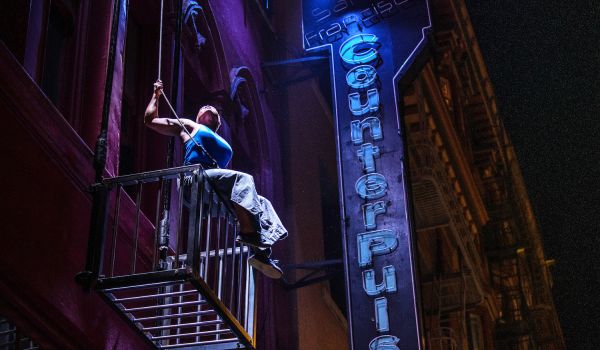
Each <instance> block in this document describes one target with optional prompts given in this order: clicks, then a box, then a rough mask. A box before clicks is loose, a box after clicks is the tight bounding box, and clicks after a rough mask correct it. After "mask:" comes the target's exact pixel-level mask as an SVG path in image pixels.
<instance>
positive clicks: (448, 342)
mask: <svg viewBox="0 0 600 350" xmlns="http://www.w3.org/2000/svg"><path fill="white" fill-rule="evenodd" d="M469 278H472V277H471V276H470V273H469V272H468V271H465V270H464V269H461V271H459V272H454V273H446V274H438V275H437V276H435V277H434V279H433V282H432V287H433V292H434V294H435V297H436V299H437V308H436V309H437V319H438V327H437V328H434V329H433V330H432V332H431V337H430V340H429V342H430V344H429V346H430V348H431V349H432V350H437V349H439V350H455V349H456V350H458V349H463V348H464V344H463V340H464V339H467V325H466V314H467V309H468V308H470V307H473V306H474V305H476V304H478V303H480V302H481V298H478V293H477V291H476V288H475V287H474V286H472V281H471V282H469ZM469 289H473V291H471V292H470V291H469Z"/></svg>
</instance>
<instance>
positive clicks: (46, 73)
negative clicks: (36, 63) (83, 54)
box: [41, 1, 76, 121]
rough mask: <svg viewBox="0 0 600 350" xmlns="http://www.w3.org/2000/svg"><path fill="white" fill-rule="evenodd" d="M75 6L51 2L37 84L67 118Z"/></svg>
mask: <svg viewBox="0 0 600 350" xmlns="http://www.w3.org/2000/svg"><path fill="white" fill-rule="evenodd" d="M75 13H76V8H75V6H74V5H73V4H72V3H71V2H69V1H65V2H61V1H52V3H51V5H50V9H49V15H48V25H47V31H46V42H45V50H44V59H43V68H42V69H43V71H42V81H41V87H42V90H43V91H44V93H45V94H46V96H48V98H49V99H50V100H51V101H52V102H53V103H54V105H55V106H56V107H57V108H58V110H60V111H61V113H62V114H63V116H65V118H66V119H67V120H69V121H71V119H70V117H71V115H70V104H69V101H70V100H71V97H72V96H71V88H70V87H71V85H72V81H71V79H72V69H73V68H72V67H73V63H74V60H73V59H74V55H73V54H74V42H75V35H74V33H75Z"/></svg>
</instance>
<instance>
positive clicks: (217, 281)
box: [213, 200, 226, 339]
mask: <svg viewBox="0 0 600 350" xmlns="http://www.w3.org/2000/svg"><path fill="white" fill-rule="evenodd" d="M221 221H223V203H222V202H221V201H220V200H219V202H218V205H217V235H216V236H217V246H216V247H215V259H218V263H217V261H215V271H214V275H215V276H214V283H213V284H214V285H215V286H216V287H217V298H219V300H221V294H222V290H221V289H222V285H223V284H222V283H221V277H222V274H223V258H221V253H220V251H219V249H220V248H221ZM225 253H226V252H225V251H223V254H225ZM218 329H221V327H220V325H218V324H217V330H218ZM216 339H221V336H220V334H219V333H217V337H216Z"/></svg>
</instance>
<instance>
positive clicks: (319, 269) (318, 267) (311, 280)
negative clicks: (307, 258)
mask: <svg viewBox="0 0 600 350" xmlns="http://www.w3.org/2000/svg"><path fill="white" fill-rule="evenodd" d="M284 268H285V270H286V271H289V270H308V271H309V272H308V273H307V274H306V275H304V276H303V277H301V278H299V279H298V280H297V281H295V282H291V283H290V282H288V281H287V280H286V279H285V278H282V279H281V283H282V285H283V287H284V288H285V289H286V290H295V289H299V288H303V287H307V286H311V285H313V284H316V283H321V282H324V281H327V280H330V279H332V278H334V277H337V276H339V275H340V274H342V273H343V272H344V264H343V262H342V260H341V259H333V260H323V261H317V262H310V263H300V264H291V265H287V266H285V267H284Z"/></svg>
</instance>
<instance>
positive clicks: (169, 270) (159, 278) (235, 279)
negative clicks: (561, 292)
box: [87, 165, 255, 349]
mask: <svg viewBox="0 0 600 350" xmlns="http://www.w3.org/2000/svg"><path fill="white" fill-rule="evenodd" d="M96 187H99V188H97V189H96V190H100V191H105V193H106V195H105V196H104V197H105V198H106V203H105V205H104V206H103V207H102V209H103V210H105V212H104V213H103V214H101V215H98V216H99V217H104V218H105V220H104V221H103V222H102V223H101V225H102V228H103V229H102V230H101V232H100V233H101V234H102V235H103V237H102V239H99V240H97V241H98V242H101V243H100V244H98V245H96V246H94V247H92V249H94V250H95V251H94V252H89V253H90V254H94V255H95V256H98V257H99V259H98V264H97V266H95V267H94V268H93V271H88V272H87V273H88V275H91V276H92V278H91V280H92V281H91V282H90V283H89V285H90V286H91V287H93V288H94V289H96V290H98V291H99V292H100V293H101V294H102V295H103V296H104V297H105V298H106V299H107V301H109V303H110V304H111V305H112V306H114V308H115V309H116V310H117V311H118V312H119V313H120V314H121V315H123V316H124V317H125V318H126V319H127V320H129V321H130V323H131V324H132V325H133V326H134V327H135V329H137V330H138V331H139V332H140V333H141V334H142V335H143V336H144V337H146V338H147V339H148V340H149V341H150V342H151V343H152V344H153V345H154V346H155V347H156V348H160V349H169V348H178V347H193V346H201V348H202V349H211V348H213V347H214V348H215V349H217V348H218V349H239V348H245V349H254V345H253V344H254V341H253V339H252V337H253V334H254V325H255V322H254V317H255V302H254V291H255V288H254V272H253V270H252V268H251V267H250V266H249V265H248V263H247V260H248V256H249V254H250V253H251V250H250V248H249V247H247V246H244V245H241V244H239V243H237V242H236V235H237V229H238V225H237V218H236V216H235V214H234V212H233V211H232V210H231V207H230V204H229V201H227V200H223V199H222V196H221V194H220V193H217V192H216V191H215V190H214V189H213V187H212V186H211V185H210V183H209V181H208V179H207V177H206V176H205V173H204V172H203V170H202V169H201V168H200V167H199V166H197V165H194V166H183V167H178V168H171V169H164V170H157V171H150V172H145V173H140V174H133V175H126V176H119V177H115V178H109V179H105V180H103V181H102V183H100V184H97V185H96ZM169 187H170V188H171V189H172V191H173V196H171V198H172V199H171V203H170V206H168V207H170V208H171V209H170V211H171V212H170V213H169V215H167V216H166V217H169V218H170V219H169V220H168V221H166V222H165V220H164V219H163V220H161V218H164V217H165V216H164V215H163V214H164V213H163V212H162V208H163V206H162V205H161V197H162V193H164V191H166V190H167V189H168V188H169ZM150 218H153V220H152V219H150Z"/></svg>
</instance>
